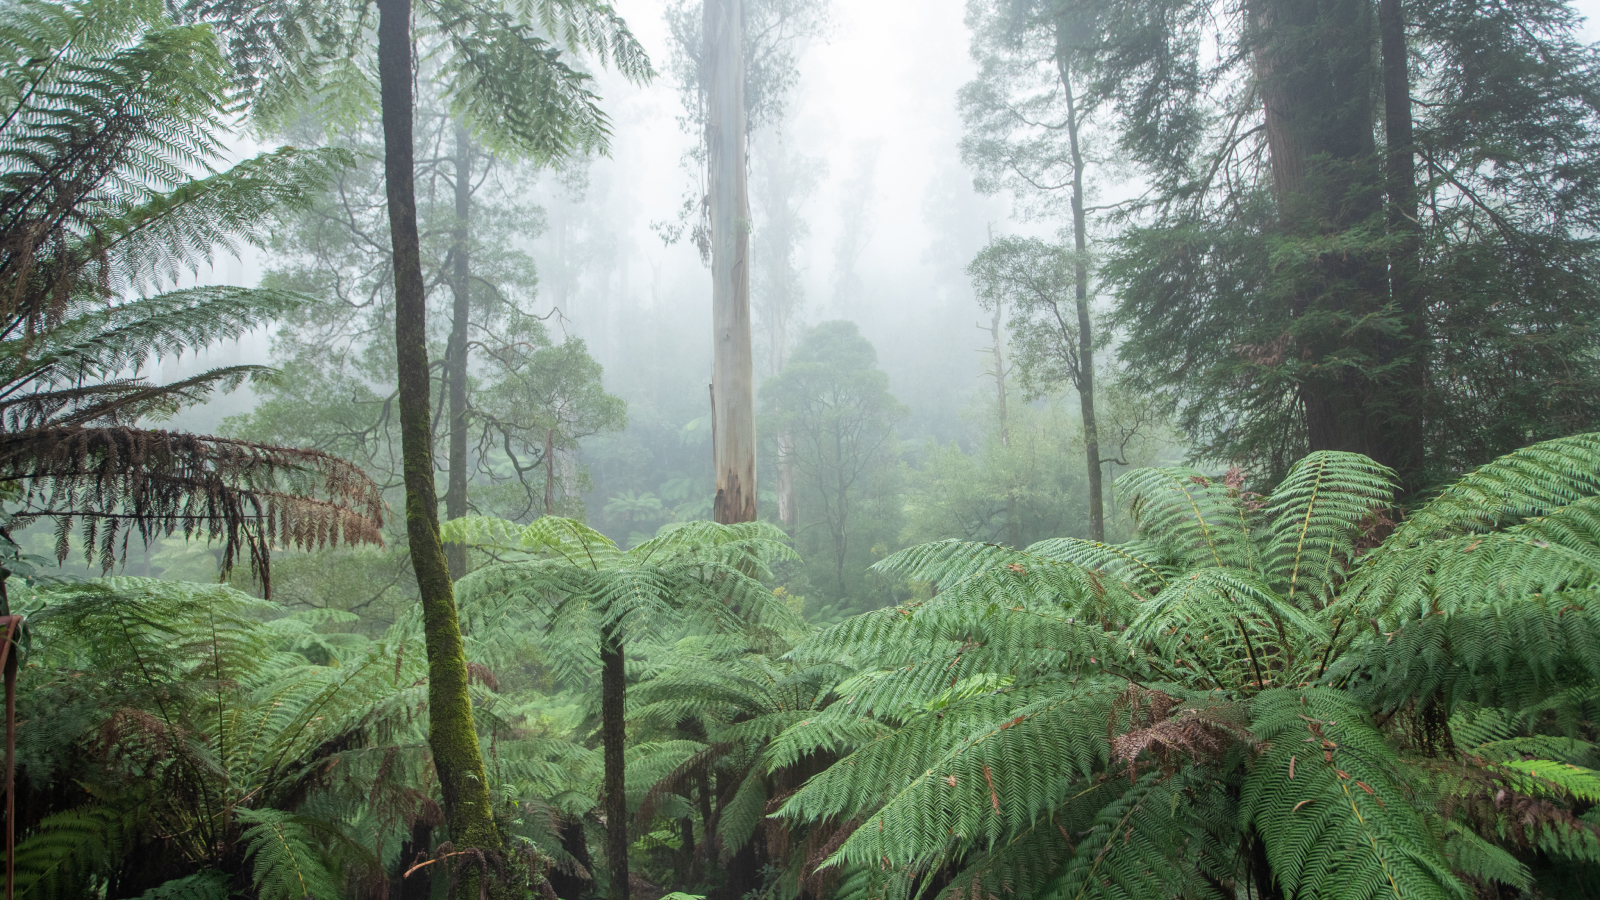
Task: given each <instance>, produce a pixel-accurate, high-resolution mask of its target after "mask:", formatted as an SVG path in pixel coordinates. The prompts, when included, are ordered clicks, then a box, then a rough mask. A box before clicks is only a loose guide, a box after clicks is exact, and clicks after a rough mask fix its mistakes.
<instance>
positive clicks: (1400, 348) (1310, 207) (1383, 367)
mask: <svg viewBox="0 0 1600 900" xmlns="http://www.w3.org/2000/svg"><path fill="white" fill-rule="evenodd" d="M1249 10H1250V16H1251V26H1252V29H1253V32H1254V35H1253V44H1254V47H1255V65H1256V75H1257V80H1258V82H1259V84H1260V89H1261V96H1262V99H1263V104H1264V113H1265V120H1264V124H1265V127H1266V138H1267V148H1268V153H1269V155H1270V157H1271V165H1272V175H1273V185H1274V189H1275V193H1276V199H1277V202H1278V207H1279V211H1280V216H1281V221H1282V227H1283V229H1284V231H1285V233H1286V234H1287V235H1288V236H1289V237H1291V238H1293V239H1296V240H1298V241H1301V242H1303V243H1304V245H1305V246H1307V247H1308V248H1317V247H1318V245H1319V244H1321V245H1322V246H1326V247H1327V248H1328V249H1326V250H1320V251H1318V252H1315V253H1310V254H1306V255H1307V257H1308V258H1309V259H1310V260H1311V261H1310V262H1309V263H1308V264H1306V266H1305V267H1304V268H1302V269H1301V270H1300V271H1298V272H1296V273H1294V274H1295V277H1296V278H1297V283H1296V285H1295V288H1294V296H1293V297H1292V298H1291V299H1290V303H1291V305H1292V309H1291V312H1292V315H1293V318H1294V320H1295V321H1296V325H1295V329H1296V331H1295V343H1296V346H1297V348H1298V350H1299V355H1300V357H1301V359H1302V360H1305V361H1307V362H1308V363H1309V365H1306V366H1304V367H1303V370H1302V374H1301V376H1300V378H1299V394H1300V401H1301V404H1302V406H1303V408H1304V411H1305V422H1306V437H1307V442H1308V445H1309V449H1310V450H1313V451H1315V450H1348V451H1353V452H1356V453H1364V454H1366V455H1367V456H1370V457H1372V458H1373V459H1376V460H1377V461H1379V462H1381V463H1383V464H1385V465H1388V466H1391V467H1394V468H1396V469H1404V468H1406V466H1407V460H1408V459H1413V458H1414V455H1415V454H1416V453H1418V449H1417V440H1416V435H1415V434H1414V433H1413V430H1412V427H1411V423H1412V422H1414V416H1413V411H1412V410H1411V409H1410V408H1409V407H1410V405H1411V404H1410V403H1409V392H1408V391H1405V390H1404V388H1403V377H1396V376H1395V375H1394V374H1393V363H1394V362H1395V361H1397V360H1399V359H1403V358H1405V357H1406V354H1408V353H1409V352H1410V350H1411V349H1412V348H1411V347H1410V346H1409V345H1410V344H1411V340H1410V338H1409V336H1407V335H1405V334H1404V333H1402V334H1398V335H1397V334H1394V333H1393V332H1392V331H1386V330H1385V329H1384V328H1382V327H1374V326H1373V325H1371V324H1369V323H1374V322H1379V321H1382V320H1383V318H1384V317H1386V316H1389V315H1392V314H1393V313H1394V309H1393V308H1392V307H1390V306H1389V304H1390V302H1391V297H1390V287H1391V285H1390V276H1389V271H1388V262H1389V261H1388V260H1387V259H1386V258H1385V257H1384V254H1382V253H1381V252H1376V251H1369V250H1365V249H1362V248H1361V247H1359V246H1357V247H1356V248H1355V249H1350V248H1349V243H1348V241H1345V240H1342V238H1343V237H1345V236H1348V235H1350V234H1351V233H1353V229H1356V228H1357V227H1359V226H1361V225H1363V224H1366V223H1370V222H1374V221H1375V220H1376V218H1377V217H1378V215H1379V214H1380V213H1381V212H1382V210H1383V202H1384V200H1383V193H1384V183H1383V182H1384V173H1383V165H1382V163H1381V162H1380V160H1379V155H1378V152H1377V147H1376V141H1375V137H1374V133H1373V131H1374V129H1373V125H1374V123H1375V121H1376V113H1377V110H1376V107H1375V105H1374V101H1375V99H1376V97H1377V96H1378V88H1379V71H1378V70H1379V66H1378V60H1377V59H1376V58H1375V56H1374V54H1373V53H1372V47H1373V45H1374V43H1375V40H1374V39H1375V38H1377V37H1378V34H1377V22H1376V19H1375V16H1374V10H1373V5H1372V3H1371V2H1370V0H1251V2H1250V4H1249ZM1402 40H1403V35H1402ZM1406 105H1407V106H1408V105H1409V102H1407V104H1406ZM1407 143H1408V141H1403V142H1402V146H1404V145H1405V144H1407ZM1395 212H1398V210H1395ZM1336 238H1340V239H1341V240H1335V239H1336Z"/></svg>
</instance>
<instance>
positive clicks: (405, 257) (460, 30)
mask: <svg viewBox="0 0 1600 900" xmlns="http://www.w3.org/2000/svg"><path fill="white" fill-rule="evenodd" d="M375 6H376V9H377V12H378V23H377V39H378V41H377V44H378V46H377V60H378V105H379V107H380V109H381V114H382V122H383V130H384V176H385V177H384V181H385V189H386V193H387V196H388V201H389V220H390V240H391V242H392V244H393V265H394V290H395V350H396V360H397V365H398V369H399V378H398V384H399V397H398V405H399V407H400V420H401V450H402V465H403V470H404V482H405V489H406V531H407V537H408V540H409V543H410V549H411V560H412V567H413V570H414V572H415V575H416V579H417V586H418V590H419V592H420V594H421V600H422V607H423V616H424V620H425V624H426V629H425V633H426V643H427V652H428V660H429V681H428V685H429V687H428V690H429V734H428V739H429V744H430V746H431V749H432V751H433V759H434V765H435V768H436V769H437V771H438V775H439V781H440V786H441V793H442V795H443V797H444V801H445V817H446V821H447V825H448V827H449V829H450V834H451V837H452V840H453V842H454V843H455V844H456V846H457V847H458V848H465V849H470V850H474V851H477V852H478V853H479V854H481V855H480V856H479V857H477V858H476V859H477V861H476V863H475V865H476V867H477V868H476V871H475V873H473V874H469V875H468V877H466V878H463V879H460V880H458V881H457V882H456V884H457V889H458V890H461V891H466V892H469V893H470V892H472V891H475V890H477V886H478V884H480V883H481V882H480V879H486V878H488V877H489V872H490V870H491V869H492V868H493V867H494V863H493V860H495V859H498V858H499V857H500V856H501V854H502V851H503V847H502V844H501V839H500V835H499V831H498V829H497V827H496V826H495V822H494V818H493V810H492V809H491V807H490V800H489V785H488V778H487V774H486V772H485V769H484V765H483V756H482V752H481V750H480V748H479V745H478V735H477V730H476V728H475V726H474V722H473V713H472V703H471V698H470V697H469V696H468V693H467V668H466V658H465V656H464V653H463V651H462V642H461V632H460V625H459V622H458V620H457V614H456V608H455V598H454V594H453V591H452V582H451V580H450V571H449V565H448V561H447V560H446V558H445V554H444V546H443V543H442V542H441V540H440V537H439V524H438V518H439V516H438V502H439V499H438V494H437V493H436V491H435V487H434V465H433V434H432V423H431V421H430V418H429V415H428V413H429V410H430V407H431V403H430V379H429V368H428V350H427V308H426V304H425V293H426V289H425V285H424V283H423V278H422V263H421V250H420V238H419V235H418V229H417V218H416V212H417V211H416V190H415V183H414V178H415V170H414V148H413V145H412V131H413V117H414V102H415V98H414V96H413V93H412V87H413V79H414V72H413V58H414V56H415V46H414V44H413V41H412V35H411V26H412V23H411V18H412V9H411V3H410V0H375ZM183 9H184V10H185V12H186V13H187V14H188V15H190V16H193V17H196V18H199V19H203V20H208V21H213V22H215V23H216V24H217V25H219V26H220V27H221V29H222V30H223V31H224V32H225V33H226V34H227V35H229V36H231V37H232V38H233V40H232V41H231V42H230V45H229V46H230V48H231V49H232V50H233V51H234V53H235V60H236V66H237V72H238V78H239V81H240V82H241V83H242V84H243V85H245V86H247V87H249V88H251V89H252V90H253V92H254V95H255V96H256V98H257V102H258V103H261V104H262V108H263V110H264V114H270V113H271V112H273V111H274V110H276V111H277V112H278V113H279V114H280V115H281V114H283V113H284V111H285V109H286V107H285V106H283V104H284V103H285V102H286V101H288V100H294V99H297V98H303V97H304V96H305V95H306V94H307V92H308V91H315V90H316V89H317V88H319V87H321V83H320V80H319V79H320V76H321V75H322V74H323V73H325V72H327V71H329V70H330V69H332V70H337V69H338V68H339V67H341V66H348V64H349V61H350V60H351V59H353V58H354V57H355V55H356V54H357V53H358V52H359V49H360V48H359V43H358V42H359V41H360V40H362V37H363V35H364V34H365V33H366V27H367V13H368V7H367V5H366V3H364V2H353V3H350V4H348V5H345V4H331V5H329V6H327V7H321V6H297V7H294V8H293V10H292V11H286V10H284V9H283V8H281V7H278V6H270V7H262V6H260V5H257V4H254V3H252V2H249V0H191V2H190V3H187V4H185V5H184V7H183ZM427 9H428V11H429V12H430V13H431V14H432V15H433V18H434V19H435V24H436V25H437V26H438V29H437V35H438V39H439V40H440V41H441V42H442V43H443V45H444V47H445V49H446V52H447V54H448V56H449V64H448V66H447V70H448V71H450V72H451V74H452V75H453V78H452V79H451V81H450V91H451V94H452V99H453V100H454V101H455V102H456V104H457V105H458V106H459V107H460V108H461V109H462V110H463V111H464V112H465V113H466V114H467V115H468V118H469V120H470V122H471V124H472V125H474V126H475V127H477V128H479V129H481V130H482V131H483V132H484V133H485V134H486V135H489V136H490V137H492V138H493V139H494V140H496V141H498V142H502V143H504V144H505V145H506V146H507V147H509V148H515V149H517V150H518V151H519V152H521V153H524V154H527V155H530V156H534V157H536V158H540V159H546V160H548V159H555V158H560V157H562V156H565V155H567V154H568V153H570V152H572V151H573V150H576V149H590V148H595V147H601V146H603V144H604V138H605V134H606V120H605V116H604V114H603V113H602V112H601V111H600V110H599V108H598V106H597V105H596V97H595V95H594V94H593V92H592V91H590V90H589V88H588V85H587V82H588V80H589V78H588V76H587V75H585V74H583V73H581V72H579V71H577V70H575V69H573V68H571V67H569V66H568V65H567V64H566V62H565V61H564V60H563V59H562V58H561V54H560V53H559V50H558V49H557V48H556V47H552V46H551V44H552V40H554V41H557V42H559V43H560V44H561V45H564V46H565V47H567V48H568V49H572V50H577V49H580V48H585V49H590V50H593V51H595V52H596V53H597V54H598V55H599V56H600V58H601V60H602V61H614V62H615V63H616V64H617V65H618V67H619V68H620V69H621V70H622V71H623V73H624V74H625V75H627V76H629V77H630V78H634V79H644V78H647V77H649V76H650V75H651V74H652V73H651V72H650V68H649V62H648V60H647V59H646V58H645V55H644V53H643V50H642V49H641V48H640V47H639V46H638V44H637V42H636V41H635V40H634V38H633V35H632V34H631V33H629V32H628V30H627V28H626V26H625V24H624V23H623V22H622V20H621V19H620V18H619V17H618V16H617V15H616V14H615V12H613V11H612V9H611V7H610V6H609V5H608V4H606V3H604V2H602V0H552V2H549V3H544V4H540V5H539V6H538V7H537V9H536V10H533V12H534V14H535V16H536V21H534V22H529V21H525V20H522V19H519V18H518V17H517V16H516V15H515V14H513V13H511V12H509V11H507V10H506V9H504V8H503V7H501V6H500V5H498V4H493V3H477V2H473V0H447V2H442V3H438V4H431V5H429V6H428V7H427ZM547 35H548V37H547ZM358 83H360V82H358ZM530 96H533V97H538V98H540V102H537V103H532V104H530V103H528V102H527V100H528V98H529V97H530Z"/></svg>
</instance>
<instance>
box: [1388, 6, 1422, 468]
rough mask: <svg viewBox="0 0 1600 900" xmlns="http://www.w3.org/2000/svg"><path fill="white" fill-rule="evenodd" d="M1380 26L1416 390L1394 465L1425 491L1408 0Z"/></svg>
mask: <svg viewBox="0 0 1600 900" xmlns="http://www.w3.org/2000/svg"><path fill="white" fill-rule="evenodd" d="M1378 30H1379V33H1380V34H1381V36H1382V54H1383V128H1384V143H1385V145H1386V150H1387V156H1386V159H1385V163H1386V165H1385V169H1386V171H1385V180H1386V181H1387V193H1388V195H1389V209H1388V225H1389V232H1390V234H1391V235H1395V236H1398V237H1399V241H1398V242H1397V243H1396V245H1395V248H1394V250H1393V251H1392V252H1391V253H1390V255H1389V291H1390V294H1391V296H1392V297H1393V299H1394V302H1395V303H1396V304H1397V305H1398V307H1399V309H1400V314H1401V317H1402V319H1403V321H1404V322H1405V325H1406V338H1407V343H1408V344H1409V346H1408V347H1405V348H1404V349H1403V351H1402V352H1404V353H1406V354H1407V356H1408V358H1407V360H1406V362H1407V366H1406V369H1407V372H1406V375H1405V376H1404V387H1403V389H1404V390H1407V391H1408V392H1410V393H1411V394H1412V400H1411V402H1408V403H1406V404H1405V411H1406V413H1407V415H1406V416H1405V417H1404V418H1400V419H1398V420H1397V421H1396V423H1395V426H1394V432H1395V433H1394V434H1393V435H1392V438H1391V442H1392V443H1394V444H1395V445H1396V449H1397V450H1398V451H1399V453H1397V455H1396V459H1395V462H1394V468H1395V472H1396V474H1398V475H1399V476H1400V486H1401V491H1402V492H1403V493H1404V494H1407V495H1409V494H1413V493H1415V492H1416V491H1418V490H1421V489H1422V487H1423V485H1422V477H1423V475H1422V468H1423V462H1424V459H1423V441H1424V435H1423V416H1424V415H1425V413H1426V410H1425V409H1423V408H1421V406H1422V404H1421V403H1420V401H1421V398H1423V397H1425V396H1426V395H1427V389H1428V385H1427V379H1428V343H1429V342H1428V322H1427V312H1426V309H1425V304H1426V299H1425V298H1424V296H1423V286H1422V281H1421V268H1422V267H1421V253H1422V224H1421V223H1420V222H1419V221H1418V220H1417V162H1416V140H1415V138H1414V137H1413V135H1412V121H1411V67H1410V59H1409V56H1408V54H1407V51H1406V19H1405V8H1404V5H1403V2H1402V0H1379V2H1378Z"/></svg>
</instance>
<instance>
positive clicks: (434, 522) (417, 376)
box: [377, 0, 504, 883]
mask: <svg viewBox="0 0 1600 900" xmlns="http://www.w3.org/2000/svg"><path fill="white" fill-rule="evenodd" d="M377 3H378V81H379V88H380V91H381V97H382V106H383V137H384V154H383V162H384V186H385V188H386V190H387V193H388V198H389V234H390V240H391V242H392V243H393V248H394V322H395V361H396V365H397V369H398V379H397V383H398V386H399V398H398V402H399V407H400V452H401V457H402V465H403V466H404V481H405V490H406V539H407V541H408V543H409V544H410V548H411V566H412V570H413V571H414V572H415V573H416V577H417V589H418V591H419V592H420V594H421V597H422V617H423V623H424V634H425V639H426V642H427V653H428V660H429V663H430V665H429V667H428V746H429V749H430V750H432V752H433V760H434V768H435V770H436V771H437V772H438V773H439V789H440V793H441V794H442V795H443V797H444V808H445V815H446V817H447V821H448V825H449V828H450V837H451V840H452V842H453V843H455V844H456V845H457V846H462V847H471V848H475V849H477V850H479V851H481V852H483V853H485V854H488V855H490V856H491V857H498V856H500V854H501V853H502V852H503V850H504V845H503V844H502V841H501V837H500V833H499V830H498V829H497V828H496V826H495V822H494V810H493V808H492V807H491V805H490V801H489V775H488V772H487V771H485V769H484V765H483V755H482V752H481V751H480V750H479V747H478V731H477V728H476V726H475V724H474V723H473V718H472V698H471V697H470V696H469V695H468V693H467V658H466V651H465V649H464V648H463V646H462V643H461V626H460V623H459V622H458V620H457V616H456V603H455V594H454V591H453V590H452V586H451V581H450V566H449V563H448V562H447V561H446V559H445V555H444V544H443V543H442V542H441V541H440V539H439V505H438V494H437V493H436V492H435V490H434V483H433V424H432V422H431V420H430V417H429V415H428V413H429V411H430V410H431V408H432V405H433V404H432V402H431V397H430V388H431V380H430V378H429V376H428V344H427V329H428V322H427V287H426V285H425V284H424V283H423V280H422V249H421V238H420V237H419V236H418V232H417V197H416V185H415V182H414V180H413V179H414V174H415V163H414V155H413V147H412V116H413V111H414V105H415V104H414V100H413V97H412V67H411V57H412V43H411V0H377ZM486 868H487V867H486V866H485V869H486ZM488 874H489V873H488V872H487V871H481V872H479V873H477V878H479V879H486V878H487V877H488ZM467 881H468V882H469V883H472V882H473V881H475V879H470V878H469V879H467Z"/></svg>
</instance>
